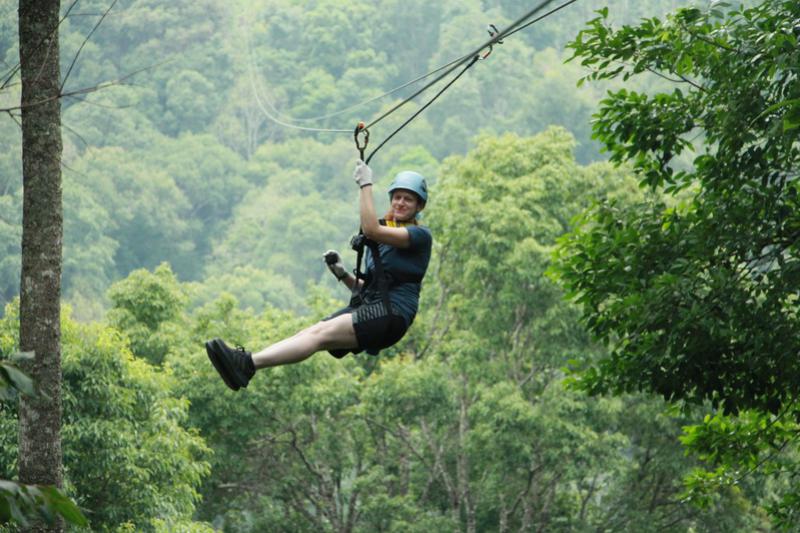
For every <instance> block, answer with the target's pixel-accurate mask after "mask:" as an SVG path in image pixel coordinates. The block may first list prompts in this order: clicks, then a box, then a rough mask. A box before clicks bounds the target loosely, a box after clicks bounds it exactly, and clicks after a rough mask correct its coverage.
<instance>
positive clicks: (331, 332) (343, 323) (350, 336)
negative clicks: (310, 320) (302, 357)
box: [309, 314, 355, 348]
mask: <svg viewBox="0 0 800 533" xmlns="http://www.w3.org/2000/svg"><path fill="white" fill-rule="evenodd" d="M309 335H310V336H312V337H313V338H314V340H315V341H316V342H317V344H318V345H319V346H320V347H323V348H324V347H327V346H330V345H339V344H341V343H342V342H348V341H351V340H352V341H355V330H354V329H353V319H352V315H349V314H348V315H341V316H338V317H336V318H333V319H330V320H323V321H321V322H317V323H316V324H314V325H313V326H311V327H310V328H309Z"/></svg>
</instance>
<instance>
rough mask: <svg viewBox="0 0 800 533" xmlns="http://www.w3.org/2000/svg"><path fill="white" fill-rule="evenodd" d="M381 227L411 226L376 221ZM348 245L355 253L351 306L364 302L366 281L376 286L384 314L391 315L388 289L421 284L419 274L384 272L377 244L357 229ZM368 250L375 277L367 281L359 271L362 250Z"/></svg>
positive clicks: (362, 254)
mask: <svg viewBox="0 0 800 533" xmlns="http://www.w3.org/2000/svg"><path fill="white" fill-rule="evenodd" d="M378 222H379V223H380V225H381V226H390V227H405V226H410V225H412V224H406V223H402V222H395V221H394V220H388V221H387V220H384V219H380V220H379V221H378ZM350 245H351V246H352V247H353V249H354V250H355V251H356V268H355V271H354V275H355V277H356V282H355V284H354V285H353V292H352V297H351V298H350V303H351V305H354V304H356V305H357V304H360V303H361V302H363V301H364V298H363V293H364V291H365V289H366V288H367V285H368V281H369V282H370V283H369V284H371V283H372V282H374V283H376V284H377V286H378V291H379V292H380V295H381V300H382V301H383V305H384V307H385V310H386V314H387V315H388V314H391V312H392V308H391V302H390V301H389V288H390V287H391V286H392V285H395V284H400V283H421V282H422V276H420V275H419V274H406V273H396V274H395V273H389V272H386V271H385V270H384V268H383V261H381V252H380V249H379V247H378V243H377V242H375V241H373V240H371V239H368V238H367V237H366V236H364V232H363V231H361V230H360V229H359V231H358V235H355V236H354V237H353V238H352V239H351V240H350ZM365 247H366V248H369V251H370V254H371V255H372V263H373V265H374V268H375V276H373V277H371V278H370V279H369V280H367V277H366V274H365V273H364V272H362V271H361V261H362V260H363V258H364V248H365ZM361 280H363V281H364V283H363V285H361V287H360V288H359V281H361Z"/></svg>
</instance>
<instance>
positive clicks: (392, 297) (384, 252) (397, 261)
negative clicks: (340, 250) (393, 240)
mask: <svg viewBox="0 0 800 533" xmlns="http://www.w3.org/2000/svg"><path fill="white" fill-rule="evenodd" d="M405 228H406V229H407V230H408V236H409V237H410V239H411V241H410V245H409V247H408V248H395V247H394V246H389V245H388V244H379V245H378V250H379V251H380V255H381V263H382V264H383V269H384V271H386V272H388V273H390V274H396V275H399V276H403V275H405V276H419V277H420V278H421V277H422V276H424V275H425V271H426V270H427V269H428V263H429V262H430V260H431V245H432V244H433V236H432V235H431V231H430V230H429V229H428V228H426V227H425V226H405ZM364 255H365V265H366V274H367V277H368V278H371V276H373V275H374V269H375V265H374V263H373V261H372V254H371V253H370V251H369V248H367V249H366V252H365V254H364ZM373 287H374V288H375V290H377V286H375V285H374V283H371V284H370V287H368V289H372V288H373ZM421 288H422V284H421V283H415V282H409V283H400V284H399V285H393V286H392V287H390V289H389V301H390V302H391V304H392V307H394V308H395V310H396V311H397V312H398V313H399V314H400V316H402V317H403V318H404V319H405V321H406V325H407V326H410V325H411V323H412V322H413V321H414V316H416V314H417V308H418V306H419V292H420V290H421Z"/></svg>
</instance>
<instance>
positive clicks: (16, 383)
mask: <svg viewBox="0 0 800 533" xmlns="http://www.w3.org/2000/svg"><path fill="white" fill-rule="evenodd" d="M0 376H2V378H3V381H5V382H6V383H7V384H8V385H10V386H11V387H13V388H15V389H17V390H18V391H20V392H21V393H23V394H27V395H28V396H33V394H34V389H33V380H32V379H31V378H29V377H28V376H26V375H25V374H24V373H23V372H22V371H21V370H19V369H18V368H17V367H15V366H13V365H10V364H8V363H5V362H3V363H0Z"/></svg>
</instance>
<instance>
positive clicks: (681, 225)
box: [560, 2, 800, 412]
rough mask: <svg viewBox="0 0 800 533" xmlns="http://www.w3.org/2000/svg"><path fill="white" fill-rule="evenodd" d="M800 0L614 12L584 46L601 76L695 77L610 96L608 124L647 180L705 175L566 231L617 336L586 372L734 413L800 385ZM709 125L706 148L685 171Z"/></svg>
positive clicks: (565, 269)
mask: <svg viewBox="0 0 800 533" xmlns="http://www.w3.org/2000/svg"><path fill="white" fill-rule="evenodd" d="M797 9H798V6H797V4H796V3H794V2H766V3H764V4H762V5H760V6H759V7H757V8H752V9H742V10H737V11H733V12H731V13H729V14H727V15H725V14H722V13H720V12H718V11H716V10H715V9H712V10H710V11H707V12H703V11H700V10H699V9H695V8H691V9H683V10H679V11H678V12H677V13H676V14H675V15H674V16H671V17H669V18H668V19H667V21H666V22H661V21H659V20H657V19H649V20H646V21H644V22H643V23H642V24H641V25H640V26H637V27H624V28H622V29H620V30H616V31H615V30H613V29H611V28H609V27H607V26H606V24H605V19H604V16H601V17H598V18H597V19H595V20H594V21H593V22H592V23H591V24H590V26H589V29H587V30H585V31H584V32H583V33H582V34H581V35H580V36H579V38H578V40H576V41H575V42H574V43H573V45H572V46H573V48H574V49H575V54H576V57H579V58H582V61H583V63H584V64H586V65H589V66H592V67H596V68H597V71H596V72H595V73H593V74H591V75H590V76H589V78H591V79H595V78H601V79H602V78H608V77H615V76H617V75H620V76H623V77H625V78H627V77H630V76H633V75H635V74H638V73H640V72H642V71H645V70H654V71H657V72H664V73H665V74H666V75H671V76H674V77H677V78H679V79H681V80H682V82H681V85H682V86H681V87H676V88H675V89H674V90H673V91H672V92H671V93H659V94H656V95H653V96H647V95H644V94H640V93H635V92H629V91H624V90H623V91H619V92H617V93H613V94H611V95H610V96H609V98H608V99H606V100H605V101H604V103H603V107H602V108H601V111H600V112H599V114H598V119H597V122H596V126H595V132H596V135H597V136H598V138H600V139H601V140H602V141H603V142H604V143H605V145H606V147H607V149H608V150H609V151H610V152H611V159H612V160H614V161H631V162H632V163H633V165H634V168H635V169H636V171H637V172H638V173H639V175H640V176H641V178H642V182H643V184H645V185H648V186H650V187H662V186H663V187H664V190H665V191H666V192H667V193H670V192H674V191H677V190H680V189H685V188H687V187H689V186H691V185H693V184H695V185H696V186H697V189H696V190H695V192H694V194H692V195H691V198H690V199H689V200H688V201H686V202H683V203H681V204H679V205H677V206H675V207H670V208H667V207H666V206H665V205H663V204H662V203H659V202H652V203H649V204H643V205H640V206H638V207H637V208H636V209H633V210H632V209H629V208H626V207H623V206H619V205H614V204H613V203H609V204H598V205H597V206H596V207H595V208H594V209H593V210H592V211H591V212H590V213H589V214H588V215H586V216H585V217H584V219H583V222H582V224H581V227H580V228H579V229H578V231H576V232H575V233H574V234H573V235H571V236H570V237H569V238H568V239H566V240H565V241H564V244H563V246H562V248H561V263H562V266H561V271H560V272H561V276H562V279H563V281H564V283H566V284H567V285H568V286H569V287H570V288H571V290H572V291H573V292H574V293H575V294H576V297H577V301H579V302H580V303H581V304H583V305H584V306H585V309H586V316H587V323H588V325H589V328H590V329H591V330H592V332H593V333H594V334H595V335H597V336H598V337H600V338H603V339H604V340H607V341H609V342H611V345H612V354H611V356H610V357H609V358H606V359H604V360H603V362H602V363H600V365H599V366H598V367H595V369H594V370H590V371H589V372H587V373H586V374H585V382H586V387H587V388H588V389H592V390H599V389H612V390H632V389H638V388H647V389H650V390H654V391H657V392H659V393H661V394H663V395H664V396H665V397H675V398H686V399H690V400H694V401H699V400H702V399H710V400H711V401H712V402H714V403H715V404H718V405H724V408H725V409H726V410H729V411H734V412H735V411H736V410H738V409H744V408H748V407H756V408H760V409H766V410H770V411H772V412H776V411H778V410H779V409H780V408H781V406H782V405H783V403H784V402H786V401H788V399H789V398H792V397H794V396H795V395H796V393H797V391H798V384H797V382H796V380H795V379H794V378H793V377H792V376H794V375H795V374H796V372H794V371H793V370H792V368H793V367H792V365H793V364H794V362H793V359H792V358H787V354H790V353H795V352H796V351H797V348H798V347H797V346H796V345H795V343H796V336H795V335H793V334H792V333H791V332H793V331H796V330H797V328H798V326H799V325H800V324H798V322H797V320H798V319H797V317H798V313H797V295H796V287H797V285H798V281H800V278H798V276H799V275H800V261H798V258H797V246H796V241H797V236H798V235H799V234H798V228H800V221H798V219H797V216H796V213H798V212H800V211H798V210H797V209H796V207H797V205H796V204H797V192H798V190H797V182H796V180H795V177H796V176H795V174H796V168H797V165H798V162H800V152H799V151H798V149H797V146H796V142H795V140H796V134H795V132H794V131H793V128H794V125H793V123H792V120H793V119H792V117H793V116H794V115H793V113H794V109H795V108H797V109H800V106H795V101H794V96H793V95H794V93H795V92H796V91H798V90H800V86H799V85H798V84H797V82H796V81H794V77H793V75H792V74H791V72H792V69H793V67H792V65H795V64H796V62H797V59H798V57H800V56H798V52H797V48H796V47H793V46H792V45H791V44H790V43H795V42H796V38H795V36H794V34H793V33H792V29H791V27H790V25H789V22H788V21H790V20H794V19H795V18H796V17H797ZM603 15H605V12H603ZM766 27H774V28H776V29H775V31H766V32H765V31H764V30H762V29H761V28H766ZM744 79H746V80H747V83H743V82H742V80H744ZM745 87H747V88H745ZM798 94H800V93H798ZM654 117H657V119H654ZM698 129H701V131H702V133H703V135H704V143H703V153H702V154H701V155H699V156H698V157H697V158H695V160H694V164H693V166H692V167H691V168H689V169H682V170H678V169H675V168H673V167H672V166H671V165H670V161H671V160H672V158H673V157H674V156H675V155H677V154H680V153H681V152H682V151H684V150H686V149H688V148H691V142H690V139H692V138H694V137H696V135H697V130H698ZM600 265H602V267H600ZM779 368H780V369H782V371H781V372H777V369H779Z"/></svg>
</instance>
